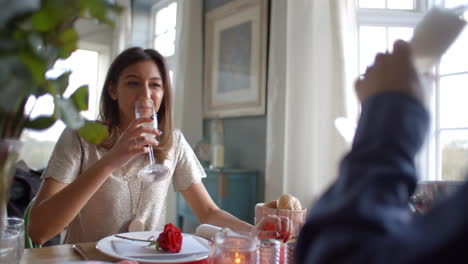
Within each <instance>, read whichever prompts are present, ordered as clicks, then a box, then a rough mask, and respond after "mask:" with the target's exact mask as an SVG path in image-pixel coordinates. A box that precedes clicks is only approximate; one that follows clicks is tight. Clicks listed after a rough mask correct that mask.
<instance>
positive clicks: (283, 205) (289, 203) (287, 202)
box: [278, 194, 302, 210]
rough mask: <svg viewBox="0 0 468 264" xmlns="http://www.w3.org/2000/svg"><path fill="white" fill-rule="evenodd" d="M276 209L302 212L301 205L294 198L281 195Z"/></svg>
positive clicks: (288, 195)
mask: <svg viewBox="0 0 468 264" xmlns="http://www.w3.org/2000/svg"><path fill="white" fill-rule="evenodd" d="M278 209H287V210H302V205H301V202H299V200H298V199H297V198H296V197H294V196H292V195H290V194H283V195H281V196H280V198H279V199H278Z"/></svg>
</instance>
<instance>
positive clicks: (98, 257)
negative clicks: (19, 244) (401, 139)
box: [21, 242, 208, 264]
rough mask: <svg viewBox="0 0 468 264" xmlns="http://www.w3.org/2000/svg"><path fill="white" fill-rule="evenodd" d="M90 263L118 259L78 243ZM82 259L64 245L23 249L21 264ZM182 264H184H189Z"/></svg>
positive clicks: (203, 262) (92, 245)
mask: <svg viewBox="0 0 468 264" xmlns="http://www.w3.org/2000/svg"><path fill="white" fill-rule="evenodd" d="M78 245H79V246H81V248H82V249H83V251H84V253H85V254H86V256H87V257H88V258H89V260H90V261H103V262H114V263H117V262H119V261H120V259H116V258H112V257H109V256H107V255H105V254H103V253H101V252H100V251H99V250H97V249H96V242H88V243H79V244H78ZM82 260H83V258H82V257H81V256H80V255H79V254H78V253H76V252H75V251H74V250H73V245H69V244H64V245H58V246H49V247H42V248H31V249H25V250H24V254H23V257H22V258H21V264H43V263H48V264H54V263H66V262H70V261H82ZM189 263H190V264H208V259H202V260H198V261H194V262H189ZM189 263H184V264H189Z"/></svg>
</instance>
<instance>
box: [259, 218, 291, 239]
mask: <svg viewBox="0 0 468 264" xmlns="http://www.w3.org/2000/svg"><path fill="white" fill-rule="evenodd" d="M255 228H256V229H257V231H258V237H259V238H260V239H266V238H274V239H281V240H283V242H286V241H288V240H289V239H290V238H291V235H292V233H293V224H292V222H291V220H289V219H288V218H287V217H284V216H278V215H268V216H266V217H264V218H263V219H262V220H260V222H258V224H257V225H256V226H255Z"/></svg>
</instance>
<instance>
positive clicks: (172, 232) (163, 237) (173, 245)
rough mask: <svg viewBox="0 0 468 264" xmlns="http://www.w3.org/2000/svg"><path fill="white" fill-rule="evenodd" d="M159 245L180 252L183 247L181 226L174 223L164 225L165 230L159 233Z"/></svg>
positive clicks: (164, 248) (173, 251)
mask: <svg viewBox="0 0 468 264" xmlns="http://www.w3.org/2000/svg"><path fill="white" fill-rule="evenodd" d="M156 241H157V242H158V247H159V248H161V249H163V250H168V251H170V252H172V253H178V252H180V249H181V248H182V233H181V231H180V228H178V227H176V226H175V225H173V224H167V225H165V226H164V231H163V232H162V233H161V234H159V237H158V239H157V240H156Z"/></svg>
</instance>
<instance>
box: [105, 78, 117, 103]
mask: <svg viewBox="0 0 468 264" xmlns="http://www.w3.org/2000/svg"><path fill="white" fill-rule="evenodd" d="M106 89H107V92H108V93H109V95H110V97H111V98H112V100H114V101H115V100H117V87H116V86H115V85H114V84H112V83H110V82H109V83H108V84H107V85H106Z"/></svg>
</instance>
